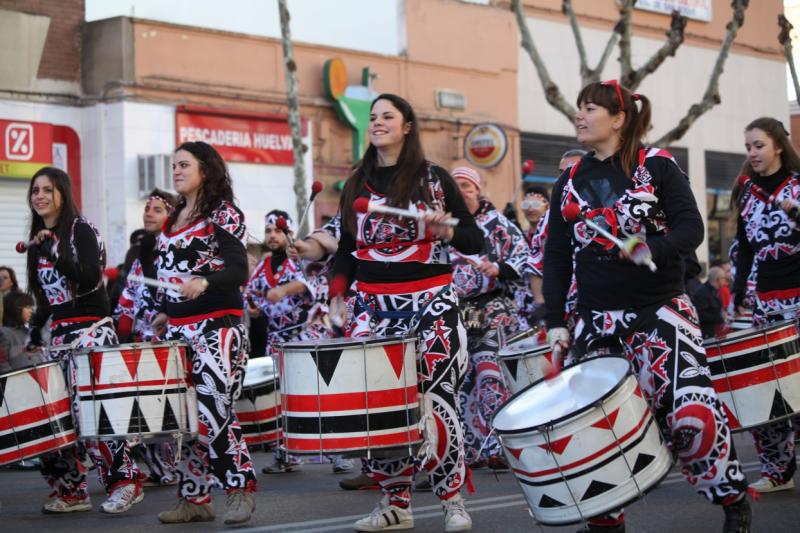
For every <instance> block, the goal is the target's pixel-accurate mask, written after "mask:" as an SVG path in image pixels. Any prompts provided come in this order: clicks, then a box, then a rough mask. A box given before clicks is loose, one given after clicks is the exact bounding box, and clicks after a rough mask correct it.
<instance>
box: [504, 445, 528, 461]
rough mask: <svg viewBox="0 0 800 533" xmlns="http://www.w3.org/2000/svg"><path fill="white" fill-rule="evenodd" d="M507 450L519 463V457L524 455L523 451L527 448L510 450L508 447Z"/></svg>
mask: <svg viewBox="0 0 800 533" xmlns="http://www.w3.org/2000/svg"><path fill="white" fill-rule="evenodd" d="M505 448H506V450H508V453H510V454H511V455H513V456H514V457H516V458H517V460H518V461H519V456H520V455H522V450H524V449H525V448H509V447H508V446H506V447H505Z"/></svg>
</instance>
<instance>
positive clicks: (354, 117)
mask: <svg viewBox="0 0 800 533" xmlns="http://www.w3.org/2000/svg"><path fill="white" fill-rule="evenodd" d="M369 80H370V73H369V68H364V69H362V71H361V85H347V70H346V69H345V66H344V61H342V60H341V59H339V58H338V57H335V58H333V59H329V60H327V61H326V62H325V67H324V68H323V70H322V83H323V84H324V85H325V94H327V96H328V98H329V99H330V100H331V102H333V108H334V109H335V110H336V114H337V115H338V116H339V118H340V119H341V121H342V122H344V123H345V124H347V125H348V126H350V129H352V130H353V161H358V160H359V159H361V156H363V155H364V151H365V150H366V149H367V144H366V143H367V126H369V110H370V107H372V101H373V100H374V99H375V97H376V96H378V94H377V93H376V92H374V91H372V90H371V89H370V88H369Z"/></svg>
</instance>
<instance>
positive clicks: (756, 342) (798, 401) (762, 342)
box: [705, 320, 800, 431]
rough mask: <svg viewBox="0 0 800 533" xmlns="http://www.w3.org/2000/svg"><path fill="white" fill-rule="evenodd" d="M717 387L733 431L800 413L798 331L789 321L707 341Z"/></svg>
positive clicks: (707, 355)
mask: <svg viewBox="0 0 800 533" xmlns="http://www.w3.org/2000/svg"><path fill="white" fill-rule="evenodd" d="M705 347H706V358H707V359H708V367H709V370H710V371H711V380H712V382H713V384H714V390H716V391H717V396H718V397H719V399H720V401H721V402H722V407H723V408H724V409H725V413H726V414H727V415H728V424H729V425H730V427H731V430H733V431H742V430H745V429H750V428H754V427H758V426H762V425H764V424H767V423H770V422H775V421H778V420H782V419H784V418H788V417H790V416H793V415H795V414H798V413H799V412H800V331H798V327H797V322H795V321H794V320H787V321H783V322H776V323H774V324H770V325H769V326H764V327H758V328H749V329H745V330H741V331H735V332H732V333H729V334H728V335H725V336H724V337H721V338H716V339H709V340H707V341H706V342H705Z"/></svg>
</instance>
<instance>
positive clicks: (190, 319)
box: [154, 142, 256, 525]
mask: <svg viewBox="0 0 800 533" xmlns="http://www.w3.org/2000/svg"><path fill="white" fill-rule="evenodd" d="M172 168H173V173H172V180H173V184H174V187H175V191H176V192H177V193H178V194H179V195H180V198H179V199H178V203H177V206H176V207H175V210H174V212H173V213H172V214H171V215H170V217H169V218H168V219H167V222H166V224H165V226H164V232H162V233H161V235H159V238H158V256H159V258H158V263H157V264H158V267H157V272H158V278H159V280H161V281H169V282H171V283H175V284H177V285H178V286H179V289H178V290H173V289H168V290H166V291H163V292H162V293H161V294H160V300H161V304H160V305H162V308H163V310H164V313H163V314H160V315H159V316H158V317H157V318H156V319H155V321H154V327H156V328H157V329H160V328H163V326H164V325H166V326H167V338H169V339H172V340H181V341H183V342H185V343H186V344H188V345H189V347H190V350H191V352H192V353H191V365H192V368H191V373H192V381H193V382H194V383H195V385H196V391H197V402H198V407H199V424H200V430H199V437H198V438H196V439H193V440H192V441H189V442H184V443H183V446H182V452H181V462H180V465H179V466H178V476H179V479H180V481H179V489H178V496H179V500H178V504H177V506H176V507H175V508H174V509H172V510H170V511H164V512H162V513H160V514H159V515H158V519H159V520H160V521H161V522H164V523H184V522H196V521H210V520H214V518H215V512H214V506H213V504H212V502H211V487H212V483H213V482H214V481H216V482H217V483H219V484H220V485H221V486H222V487H224V488H225V491H226V493H227V495H228V497H227V502H226V504H225V508H226V512H225V524H228V525H231V524H241V523H244V522H247V521H248V520H249V519H250V516H251V514H252V512H253V510H254V509H255V500H254V498H253V495H252V493H253V492H254V491H255V489H256V478H255V473H254V470H253V463H252V461H251V460H250V454H249V452H248V450H247V444H246V443H245V441H244V438H243V437H242V429H241V427H240V426H239V421H238V420H237V419H236V413H234V411H233V403H234V399H235V398H236V397H238V394H239V391H240V389H241V385H242V379H243V378H244V370H245V367H246V364H247V342H248V341H247V333H246V330H245V327H244V325H243V324H242V314H243V312H242V310H243V300H242V295H241V291H240V287H241V286H242V285H243V284H244V283H245V281H247V251H246V248H245V246H246V245H245V240H246V236H247V230H246V228H245V225H244V215H243V214H242V212H241V211H240V210H239V208H238V207H236V206H235V205H234V202H233V188H232V183H231V178H230V175H229V174H228V169H227V168H226V166H225V162H224V161H223V160H222V157H220V155H219V153H217V151H216V150H215V149H214V148H213V147H212V146H210V145H209V144H206V143H204V142H187V143H183V144H182V145H180V146H179V147H178V149H177V150H175V154H174V156H173V164H172Z"/></svg>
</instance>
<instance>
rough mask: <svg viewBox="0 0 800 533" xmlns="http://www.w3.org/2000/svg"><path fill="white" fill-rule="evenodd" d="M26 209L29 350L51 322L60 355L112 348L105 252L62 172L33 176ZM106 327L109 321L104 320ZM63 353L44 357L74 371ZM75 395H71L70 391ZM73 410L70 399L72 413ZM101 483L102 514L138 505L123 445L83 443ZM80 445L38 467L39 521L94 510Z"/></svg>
mask: <svg viewBox="0 0 800 533" xmlns="http://www.w3.org/2000/svg"><path fill="white" fill-rule="evenodd" d="M28 204H29V205H30V208H31V227H30V233H29V238H30V240H31V241H33V243H34V245H33V246H31V247H30V248H29V249H28V283H29V286H30V290H31V292H33V295H34V298H35V299H36V307H37V309H36V314H35V315H34V317H33V320H32V321H31V330H30V344H31V345H32V346H40V345H42V336H41V328H42V327H43V326H44V324H45V323H46V322H47V319H48V318H52V322H51V324H50V339H51V340H50V343H51V345H53V346H56V347H66V346H69V345H71V344H73V343H75V342H76V341H77V345H78V347H81V348H86V347H92V346H107V345H110V344H117V343H118V341H117V334H116V332H115V331H114V328H113V326H111V325H110V324H101V325H97V326H95V325H94V324H95V323H96V322H99V321H101V320H103V319H104V318H106V317H108V316H109V304H108V297H107V296H106V292H105V289H104V288H103V274H102V273H103V268H104V267H105V261H106V253H105V246H104V244H103V241H102V239H101V238H100V234H99V233H98V232H97V229H96V228H95V227H94V226H93V225H92V223H91V222H89V221H88V220H86V219H85V218H83V217H82V216H81V214H80V211H79V210H78V207H77V205H76V204H75V200H74V199H73V196H72V185H71V183H70V178H69V176H68V175H67V174H66V173H65V172H64V171H62V170H59V169H57V168H53V167H45V168H42V169H41V170H39V171H38V172H37V173H36V174H34V176H33V178H32V179H31V184H30V188H29V190H28ZM109 322H110V320H109ZM59 354H68V351H53V352H52V354H51V355H50V357H53V358H54V359H55V358H60V359H62V364H64V366H66V367H68V368H70V369H71V368H72V365H71V361H69V360H68V359H67V358H68V357H70V356H69V355H66V356H62V357H58V355H59ZM72 392H73V394H74V391H72ZM74 404H76V401H75V398H73V405H74ZM86 444H87V448H88V450H89V454H90V455H91V457H92V459H93V461H94V462H95V465H96V466H97V470H98V472H99V473H100V480H101V481H102V482H103V485H104V486H105V488H106V491H107V492H108V494H109V498H108V500H106V501H105V502H104V503H103V504H102V505H101V506H100V509H101V511H103V512H106V513H122V512H125V511H127V510H129V509H130V508H131V506H132V505H134V504H136V503H139V502H140V501H142V498H143V494H142V487H141V481H140V480H139V469H138V467H137V466H136V462H135V461H133V459H131V456H130V447H129V445H128V443H127V441H124V440H123V441H111V440H107V441H99V442H92V443H86ZM83 454H84V452H83V451H82V447H81V445H79V446H77V447H75V448H70V449H68V450H66V451H61V452H54V453H48V454H46V455H44V456H43V457H42V458H41V460H42V473H43V474H44V476H45V477H46V478H47V482H48V483H49V484H50V486H51V487H53V489H54V491H55V496H56V497H55V499H54V500H52V501H50V502H48V503H46V504H44V507H43V508H42V511H43V512H45V513H53V514H55V513H72V512H78V511H90V510H91V509H92V504H91V501H90V500H89V493H88V492H87V489H86V467H85V466H84V465H83V462H82V456H83Z"/></svg>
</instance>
